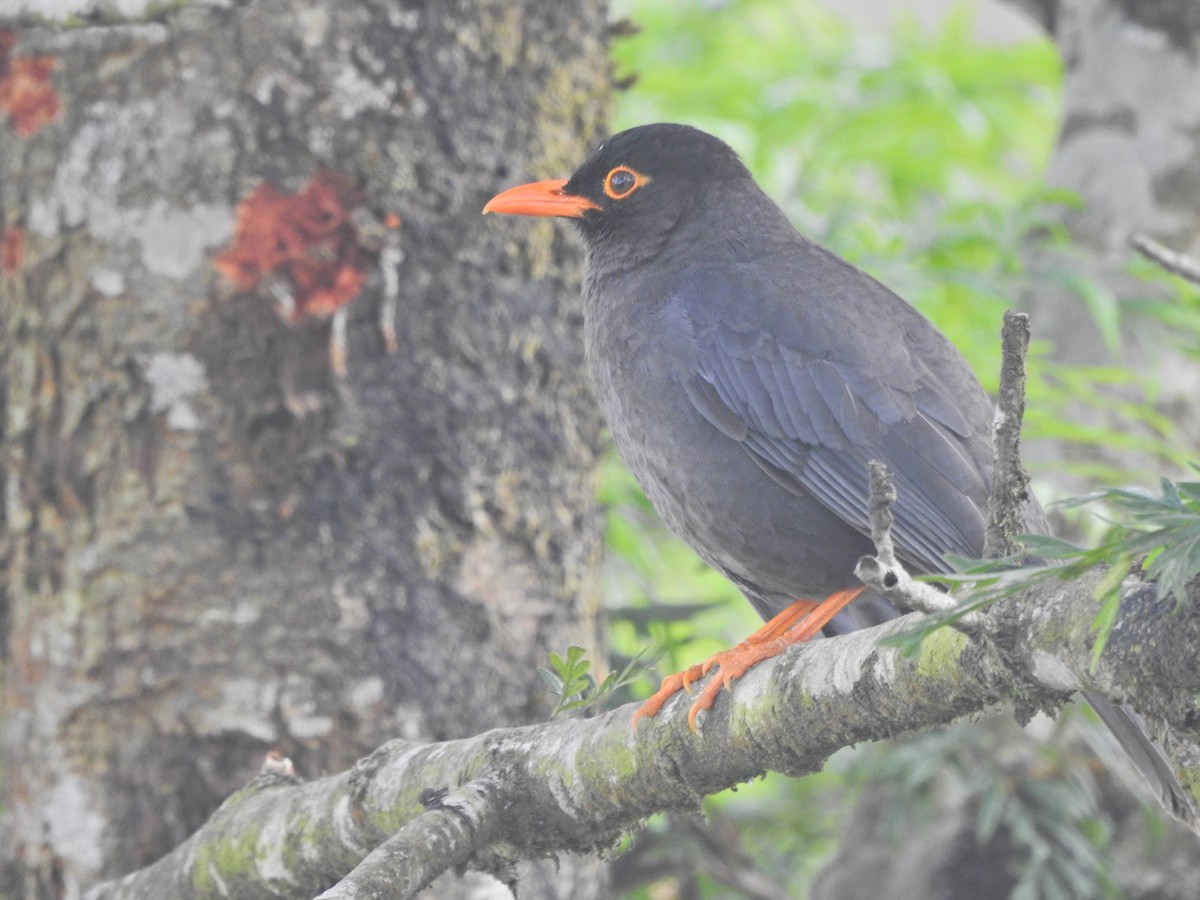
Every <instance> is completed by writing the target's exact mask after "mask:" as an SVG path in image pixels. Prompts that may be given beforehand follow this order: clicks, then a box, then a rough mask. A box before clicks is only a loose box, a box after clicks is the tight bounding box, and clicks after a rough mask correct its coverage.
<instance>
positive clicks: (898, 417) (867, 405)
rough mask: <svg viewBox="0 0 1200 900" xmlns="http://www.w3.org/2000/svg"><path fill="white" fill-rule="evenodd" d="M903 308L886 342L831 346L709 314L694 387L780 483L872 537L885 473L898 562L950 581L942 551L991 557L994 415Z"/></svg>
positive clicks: (957, 363) (701, 332)
mask: <svg viewBox="0 0 1200 900" xmlns="http://www.w3.org/2000/svg"><path fill="white" fill-rule="evenodd" d="M854 271H855V272H856V273H857V274H858V275H860V276H861V277H862V278H864V279H866V278H867V277H866V276H865V275H862V273H858V272H857V270H854ZM867 281H869V282H870V285H872V286H873V288H872V289H877V290H879V291H886V288H883V287H882V286H881V285H879V284H878V283H877V282H874V281H873V280H870V279H867ZM718 287H719V286H718ZM889 297H890V298H891V299H890V300H889V301H888V302H894V303H900V304H903V301H902V300H900V299H899V298H896V297H894V295H890V292H889ZM704 307H705V308H708V309H711V308H712V306H711V305H710V304H704ZM758 308H759V309H760V310H761V309H762V308H763V307H762V305H759V306H758ZM905 309H906V310H907V311H906V312H903V313H899V314H897V313H896V311H895V310H892V311H891V316H890V319H889V321H891V322H892V324H893V325H894V326H895V333H889V334H880V335H876V337H877V338H878V339H879V340H876V341H870V340H864V339H863V338H862V337H861V335H859V336H858V337H856V336H855V335H854V334H850V333H846V334H843V335H840V336H838V335H837V334H836V333H835V334H833V336H832V339H830V340H825V339H824V338H823V336H822V335H821V334H815V333H805V332H804V331H803V330H802V329H799V328H797V327H795V326H794V325H793V324H791V323H784V322H780V321H774V322H772V323H771V324H772V325H774V326H775V327H768V328H767V329H765V330H764V329H762V328H758V329H757V330H751V329H750V328H744V329H739V328H738V327H737V320H736V317H724V318H720V319H708V320H707V321H705V319H706V317H705V316H704V315H700V316H698V317H695V318H693V322H692V324H693V332H692V335H693V339H694V340H695V342H696V348H695V349H696V350H697V351H698V352H697V354H696V355H695V356H694V357H693V359H694V363H693V372H692V373H691V375H690V377H689V378H687V379H686V381H685V387H686V389H687V392H688V395H689V397H690V399H691V401H692V403H693V404H694V405H695V407H696V409H697V410H698V411H699V412H700V413H701V414H702V415H703V416H704V417H705V418H706V419H707V420H708V421H709V422H710V423H711V424H712V425H713V426H715V427H716V428H718V429H719V430H721V431H722V432H724V433H725V434H726V435H728V436H729V437H731V438H733V439H735V440H738V441H740V442H741V443H742V446H743V447H744V448H745V450H746V452H747V453H748V454H750V456H751V457H752V458H753V459H754V461H755V462H756V463H758V465H759V466H760V467H761V468H762V469H763V470H764V471H766V472H767V473H768V474H770V475H771V476H772V477H773V478H774V479H775V480H776V481H777V482H778V483H779V484H780V485H781V486H783V487H784V488H786V489H788V490H792V491H797V492H799V491H807V492H808V493H810V494H812V495H813V496H815V497H816V498H817V499H818V500H820V502H821V503H823V504H824V505H825V506H826V507H827V508H828V509H829V510H831V511H832V512H833V513H835V514H836V515H837V516H839V517H840V518H841V519H843V520H845V521H846V522H849V523H850V524H851V525H853V526H854V527H855V528H857V529H859V530H861V531H863V532H864V533H868V532H869V524H868V521H867V499H868V498H867V494H868V487H867V471H866V464H867V462H868V461H869V460H871V459H879V460H882V461H883V462H885V463H886V464H887V466H888V468H889V469H890V470H891V472H892V475H893V478H894V480H895V483H896V488H897V491H898V498H897V501H896V503H895V505H894V507H893V512H894V513H895V525H894V527H893V532H892V536H893V539H894V541H895V543H896V548H897V553H898V554H899V556H900V558H901V559H902V560H904V561H905V562H906V563H908V564H909V565H913V566H915V567H916V568H918V569H919V570H920V571H923V572H939V571H946V570H947V568H948V566H947V564H946V562H945V560H944V559H943V556H944V554H946V553H957V554H961V555H964V556H978V555H979V553H980V552H981V550H982V546H983V534H984V508H985V506H986V500H987V483H988V477H989V476H988V466H989V465H990V442H989V441H988V439H987V436H986V431H987V428H988V426H989V425H990V415H989V413H988V409H989V408H990V404H989V402H988V400H987V397H986V395H985V394H984V393H983V390H982V388H980V387H979V385H978V382H976V381H975V379H974V376H973V375H971V373H970V370H969V368H968V367H967V364H966V362H965V361H964V360H962V358H961V357H960V356H958V354H957V352H956V351H954V350H953V348H952V347H950V345H949V344H948V343H947V342H945V340H944V338H942V337H941V335H939V334H937V332H935V331H934V329H933V326H932V325H930V324H929V323H928V322H926V321H925V320H924V319H923V318H921V317H920V316H919V315H917V314H916V313H915V311H912V310H911V309H910V308H908V307H907V306H906V305H905ZM897 315H899V317H900V321H895V320H896V316H897ZM731 318H732V322H731ZM824 324H825V325H826V326H828V325H829V321H828V320H827V319H826V320H824ZM858 324H860V325H865V326H866V330H867V331H871V330H872V328H871V323H858ZM837 330H838V329H837V328H836V327H835V328H834V329H833V331H834V332H836V331H837ZM875 330H876V331H877V330H878V329H875ZM926 332H928V333H926ZM930 342H932V344H933V345H934V346H933V347H932V348H931V347H930V346H928V344H929V343H930ZM947 351H948V352H947ZM943 357H945V358H943ZM929 360H931V361H932V365H931V364H930V361H929ZM935 367H938V368H941V369H943V370H946V369H947V368H949V369H950V371H935ZM981 432H983V433H982V434H981Z"/></svg>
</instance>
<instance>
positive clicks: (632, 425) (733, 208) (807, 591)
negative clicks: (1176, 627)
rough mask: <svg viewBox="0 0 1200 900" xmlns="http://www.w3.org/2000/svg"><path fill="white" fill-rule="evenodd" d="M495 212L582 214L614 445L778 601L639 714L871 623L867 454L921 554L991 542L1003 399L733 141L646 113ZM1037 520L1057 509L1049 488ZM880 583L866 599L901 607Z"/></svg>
mask: <svg viewBox="0 0 1200 900" xmlns="http://www.w3.org/2000/svg"><path fill="white" fill-rule="evenodd" d="M484 212H485V213H486V212H497V213H512V214H517V215H532V216H562V217H567V218H570V219H572V220H574V222H575V223H576V225H577V226H578V229H579V232H580V233H581V234H582V236H583V240H584V243H585V245H586V248H587V257H586V269H585V281H584V316H585V318H584V323H585V324H584V339H585V342H586V350H587V363H588V369H589V371H590V374H591V378H592V382H593V385H594V388H595V391H596V395H597V397H598V398H599V401H600V404H601V406H602V408H603V411H604V414H605V416H606V418H607V421H608V425H609V429H610V430H611V432H612V435H613V439H614V440H615V442H616V445H617V449H618V450H619V451H620V453H621V456H622V458H623V459H624V461H625V463H626V465H628V467H629V469H630V471H631V472H632V473H633V475H634V477H635V478H636V479H637V481H638V483H639V484H640V485H641V486H642V489H643V490H644V491H645V492H646V495H647V497H649V499H650V502H651V504H652V505H653V506H654V508H655V509H656V510H657V511H658V513H659V515H660V516H661V517H662V518H663V520H664V521H665V522H666V524H667V525H668V526H669V527H670V528H671V529H672V530H673V531H674V532H675V533H676V534H678V535H679V536H680V537H682V538H683V540H684V541H686V542H687V543H688V544H689V545H690V546H691V547H692V548H693V549H694V550H695V551H696V552H697V553H698V554H699V555H700V557H701V558H703V559H704V560H705V561H706V562H708V563H709V564H710V565H711V566H713V567H714V568H716V569H717V570H718V571H720V572H722V573H724V574H725V575H726V576H727V577H728V578H729V579H730V580H731V581H733V582H734V583H735V584H736V585H737V586H738V587H739V588H740V589H741V591H742V593H743V594H745V596H746V598H747V599H748V600H749V601H750V603H752V604H753V605H754V607H755V609H756V610H758V612H759V613H760V614H761V615H762V616H763V618H764V619H767V620H768V621H767V624H766V625H764V626H763V627H762V628H761V629H759V631H757V632H755V633H754V634H753V635H751V636H750V637H749V638H747V639H746V641H744V642H742V643H741V644H739V645H738V646H737V647H735V648H733V649H731V650H726V651H723V652H722V653H718V654H717V655H716V656H714V657H713V659H711V660H709V661H708V662H707V663H706V664H705V665H703V666H694V667H692V669H690V670H688V671H687V672H684V673H680V674H678V675H675V676H671V677H669V678H668V679H667V680H666V681H664V683H663V688H662V689H661V690H660V691H659V692H658V693H657V694H656V695H655V696H654V697H652V698H651V699H650V700H649V701H647V703H646V705H645V706H643V708H642V709H641V710H639V711H638V714H637V716H636V718H635V722H636V720H637V719H638V718H644V717H647V716H653V715H655V714H656V713H657V712H658V710H659V709H660V708H661V706H662V704H663V703H664V702H665V701H666V699H667V698H669V697H670V696H671V695H672V694H673V693H674V692H675V691H677V690H678V689H679V688H680V687H681V686H686V685H687V684H688V683H689V682H690V681H691V680H693V679H694V678H697V677H699V676H700V674H702V673H703V672H706V671H708V669H710V668H713V667H718V668H719V669H720V670H721V671H722V674H723V678H714V679H713V681H712V683H710V685H708V686H707V687H706V689H705V690H704V691H703V692H702V693H701V696H700V698H699V699H698V700H697V701H696V703H695V705H694V706H693V709H692V711H691V714H690V719H691V721H692V723H693V727H694V723H695V716H696V714H697V713H698V712H699V711H701V710H702V709H705V708H707V707H708V706H711V705H712V703H713V701H714V699H715V697H716V696H717V693H718V691H719V690H720V689H721V684H722V681H724V682H725V683H728V682H729V680H730V679H732V678H736V677H738V676H739V675H741V674H742V673H744V672H745V671H746V670H747V669H748V668H749V667H750V666H752V665H754V664H755V663H756V662H758V661H760V660H762V659H765V658H767V657H769V656H773V655H775V654H777V653H779V652H780V651H781V650H783V649H784V648H785V647H787V646H789V645H791V644H794V643H797V642H799V641H803V640H807V639H809V638H811V637H813V636H815V635H816V634H817V633H818V632H819V631H821V630H822V629H826V628H827V627H829V628H830V629H831V630H834V631H836V630H838V628H839V626H840V627H841V629H842V630H846V629H852V628H853V627H855V623H854V622H853V621H851V620H849V618H848V614H849V613H851V612H852V611H853V610H847V611H846V612H842V610H843V608H844V607H845V606H846V605H847V604H848V603H849V602H850V601H851V600H853V599H854V598H855V597H856V596H858V595H859V594H860V593H862V592H863V591H864V588H863V585H862V584H861V583H859V582H858V580H857V579H856V578H855V576H854V574H853V573H854V566H855V562H856V561H857V560H858V558H859V557H860V556H862V555H864V554H867V553H871V552H873V549H874V548H873V546H872V543H871V541H870V539H869V537H868V534H869V526H868V522H867V494H868V482H867V468H866V466H867V462H868V461H869V460H872V459H878V460H881V461H883V462H884V463H886V465H887V466H888V468H889V469H890V471H891V473H892V476H893V478H894V480H895V483H896V487H897V491H898V499H897V500H896V502H895V504H894V506H893V512H894V515H895V524H894V527H893V532H892V536H893V539H894V541H895V546H896V554H897V556H898V557H899V559H900V561H901V562H903V563H904V564H905V565H906V567H907V568H908V569H909V570H910V571H911V572H914V573H938V572H947V571H949V566H948V565H947V563H946V562H945V559H944V555H945V554H947V553H955V554H959V555H961V556H967V557H979V556H981V555H982V550H983V539H984V524H985V515H986V502H987V494H988V485H989V481H990V477H991V426H992V415H993V407H992V403H991V401H990V400H989V398H988V396H987V394H986V393H985V392H984V390H983V388H982V387H981V386H980V384H979V382H978V380H977V379H976V378H975V375H974V374H973V372H972V371H971V368H970V366H969V365H968V364H967V362H966V361H965V360H964V359H963V357H962V356H961V354H959V352H958V351H957V350H956V349H955V347H954V346H953V345H952V344H951V343H950V342H949V341H948V340H947V339H946V338H945V337H944V336H943V335H942V334H941V333H940V332H939V331H938V330H937V329H936V328H935V327H934V326H933V325H932V324H931V323H930V322H929V321H928V320H927V319H926V318H925V317H924V316H922V315H921V314H920V313H919V312H917V311H916V310H915V309H914V308H913V307H911V306H910V305H909V304H908V303H906V302H905V301H904V300H902V299H901V298H900V297H898V296H897V295H896V294H894V293H893V292H892V291H890V290H889V289H888V288H886V287H884V286H883V285H882V284H880V283H879V282H878V281H876V280H875V279H873V278H872V277H870V276H869V275H867V274H866V273H864V272H862V271H861V270H859V269H857V268H856V267H854V266H853V265H851V264H850V263H848V262H846V261H845V260H843V259H841V258H840V257H838V256H836V255H835V254H833V253H831V252H830V251H828V250H826V249H824V248H823V247H820V246H818V245H817V244H815V243H813V242H812V241H810V240H809V239H807V238H806V237H804V236H803V235H801V234H800V233H799V232H797V231H796V229H795V228H794V227H793V226H792V225H791V223H790V222H789V221H788V219H787V218H786V216H785V215H784V214H783V212H782V211H781V210H780V209H779V207H778V206H777V205H776V204H775V203H774V202H773V201H772V200H771V199H770V198H769V197H768V196H767V195H766V194H765V193H764V192H763V191H762V190H761V189H760V188H759V187H758V185H757V184H756V183H755V182H754V179H753V178H752V177H751V175H750V173H749V171H748V170H747V169H746V167H745V166H744V165H743V163H742V162H741V160H740V159H739V158H738V156H737V154H736V153H734V151H733V150H732V149H731V148H730V147H729V146H727V145H726V144H725V143H723V142H722V141H720V140H719V139H717V138H715V137H713V136H711V135H709V134H705V133H704V132H702V131H698V130H697V129H695V128H691V127H688V126H685V125H666V124H659V125H645V126H641V127H638V128H632V129H630V130H628V131H624V132H622V133H620V134H617V135H614V136H612V137H610V138H608V139H607V140H606V141H604V142H603V143H602V144H601V145H600V146H599V147H598V148H597V149H596V150H595V151H594V152H593V153H592V154H591V156H589V157H588V159H587V160H586V161H584V163H583V164H582V165H581V166H580V167H579V169H578V170H576V172H575V174H574V175H572V176H571V177H570V179H567V180H555V181H544V182H538V183H534V184H527V185H522V186H520V187H515V188H512V189H510V190H507V191H504V192H503V193H501V194H499V195H497V196H496V197H494V198H493V199H492V200H491V201H490V202H489V203H488V204H487V206H485V207H484ZM1025 519H1026V526H1027V529H1028V531H1030V532H1044V531H1046V530H1047V525H1046V520H1045V517H1044V516H1043V514H1042V510H1041V508H1040V507H1039V506H1038V504H1037V502H1036V500H1034V499H1033V498H1030V499H1029V501H1028V503H1027V505H1026V508H1025ZM872 593H873V592H871V591H869V590H868V591H866V594H864V596H863V597H862V599H860V600H858V601H857V602H856V603H855V608H861V607H862V606H863V605H864V604H865V605H868V606H870V607H871V608H872V609H874V610H882V611H883V615H885V616H886V615H889V614H892V615H894V614H895V613H894V612H893V611H891V610H890V609H889V606H888V605H887V604H886V601H883V599H882V598H881V597H879V596H878V595H875V596H871V595H872ZM835 616H838V619H834V617H835ZM831 620H833V622H832V624H831ZM1089 699H1092V700H1093V702H1094V703H1098V704H1099V705H1100V706H1101V707H1103V708H1102V709H1101V714H1102V716H1103V718H1104V719H1105V721H1106V722H1107V723H1108V724H1109V726H1110V727H1111V728H1113V729H1114V731H1115V733H1116V734H1117V736H1118V738H1119V739H1120V740H1121V742H1122V744H1123V745H1124V746H1126V748H1127V749H1129V750H1131V752H1133V755H1134V756H1135V760H1136V761H1137V762H1138V765H1139V768H1142V769H1143V770H1144V771H1145V772H1146V773H1147V775H1148V777H1150V779H1151V781H1152V782H1153V783H1154V784H1155V785H1156V786H1157V787H1158V788H1159V790H1160V793H1161V794H1162V796H1163V797H1164V802H1166V803H1167V805H1168V806H1171V805H1173V804H1174V805H1177V804H1179V803H1181V802H1183V800H1182V794H1181V789H1180V788H1179V787H1178V785H1177V784H1176V783H1175V779H1174V777H1173V775H1172V773H1171V770H1170V767H1169V765H1168V764H1167V762H1166V760H1165V758H1163V756H1162V755H1161V753H1160V752H1159V751H1158V750H1157V749H1156V748H1155V747H1154V746H1153V745H1152V744H1151V743H1150V742H1149V740H1148V739H1147V738H1146V737H1145V735H1144V733H1143V732H1142V731H1141V730H1140V729H1139V728H1138V727H1137V725H1136V723H1135V722H1134V721H1132V720H1131V719H1130V718H1129V716H1128V715H1127V714H1126V712H1125V711H1124V710H1122V709H1120V708H1118V707H1115V706H1113V705H1112V704H1111V703H1109V702H1108V701H1106V700H1104V698H1091V697H1089ZM1185 805H1186V804H1185Z"/></svg>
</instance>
